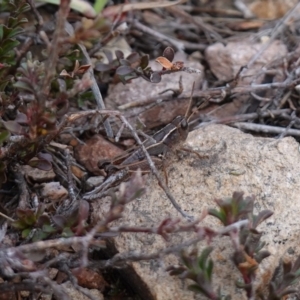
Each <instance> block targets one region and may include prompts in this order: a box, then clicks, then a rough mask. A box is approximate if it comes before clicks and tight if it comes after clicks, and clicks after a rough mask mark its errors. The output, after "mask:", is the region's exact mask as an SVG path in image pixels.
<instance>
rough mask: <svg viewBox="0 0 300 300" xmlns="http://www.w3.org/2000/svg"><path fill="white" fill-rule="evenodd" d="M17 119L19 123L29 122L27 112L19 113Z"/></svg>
mask: <svg viewBox="0 0 300 300" xmlns="http://www.w3.org/2000/svg"><path fill="white" fill-rule="evenodd" d="M15 121H16V122H18V123H19V124H27V122H28V118H27V116H26V115H25V114H23V113H18V114H17V116H16V118H15Z"/></svg>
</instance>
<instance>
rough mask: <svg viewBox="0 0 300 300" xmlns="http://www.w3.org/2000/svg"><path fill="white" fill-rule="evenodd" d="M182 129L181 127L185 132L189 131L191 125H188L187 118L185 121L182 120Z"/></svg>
mask: <svg viewBox="0 0 300 300" xmlns="http://www.w3.org/2000/svg"><path fill="white" fill-rule="evenodd" d="M180 127H181V129H183V130H186V129H188V127H189V124H188V122H187V120H186V118H183V119H182V121H181V124H180Z"/></svg>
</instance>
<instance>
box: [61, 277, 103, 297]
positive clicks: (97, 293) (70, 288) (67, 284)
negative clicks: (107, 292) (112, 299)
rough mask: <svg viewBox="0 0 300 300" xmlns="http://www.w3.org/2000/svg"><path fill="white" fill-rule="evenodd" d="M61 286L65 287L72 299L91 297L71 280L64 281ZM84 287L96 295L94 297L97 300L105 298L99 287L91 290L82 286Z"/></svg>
mask: <svg viewBox="0 0 300 300" xmlns="http://www.w3.org/2000/svg"><path fill="white" fill-rule="evenodd" d="M61 286H62V287H63V289H64V291H65V292H66V293H67V295H68V296H69V298H70V299H72V300H90V298H89V297H87V296H86V295H84V294H83V293H81V292H80V291H78V290H77V289H76V288H75V287H74V286H73V284H72V283H71V282H70V281H67V282H65V283H63V284H62V285H61ZM82 289H83V290H85V291H86V292H88V293H90V294H91V295H92V296H93V297H94V299H97V300H103V299H104V297H103V295H102V293H101V292H100V291H99V290H97V289H91V290H89V289H86V288H82Z"/></svg>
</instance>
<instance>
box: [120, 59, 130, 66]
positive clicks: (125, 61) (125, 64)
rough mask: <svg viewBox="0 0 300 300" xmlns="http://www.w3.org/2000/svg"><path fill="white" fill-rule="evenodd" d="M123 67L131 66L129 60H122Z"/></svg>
mask: <svg viewBox="0 0 300 300" xmlns="http://www.w3.org/2000/svg"><path fill="white" fill-rule="evenodd" d="M120 64H121V66H130V62H129V61H128V60H127V59H120Z"/></svg>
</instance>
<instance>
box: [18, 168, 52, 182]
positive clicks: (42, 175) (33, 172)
mask: <svg viewBox="0 0 300 300" xmlns="http://www.w3.org/2000/svg"><path fill="white" fill-rule="evenodd" d="M22 169H23V171H24V174H25V177H26V178H27V179H29V180H30V181H33V182H45V181H51V180H53V179H54V178H55V176H56V175H55V173H54V171H53V169H51V170H49V171H44V170H40V169H37V168H32V167H31V166H28V165H25V166H22Z"/></svg>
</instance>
